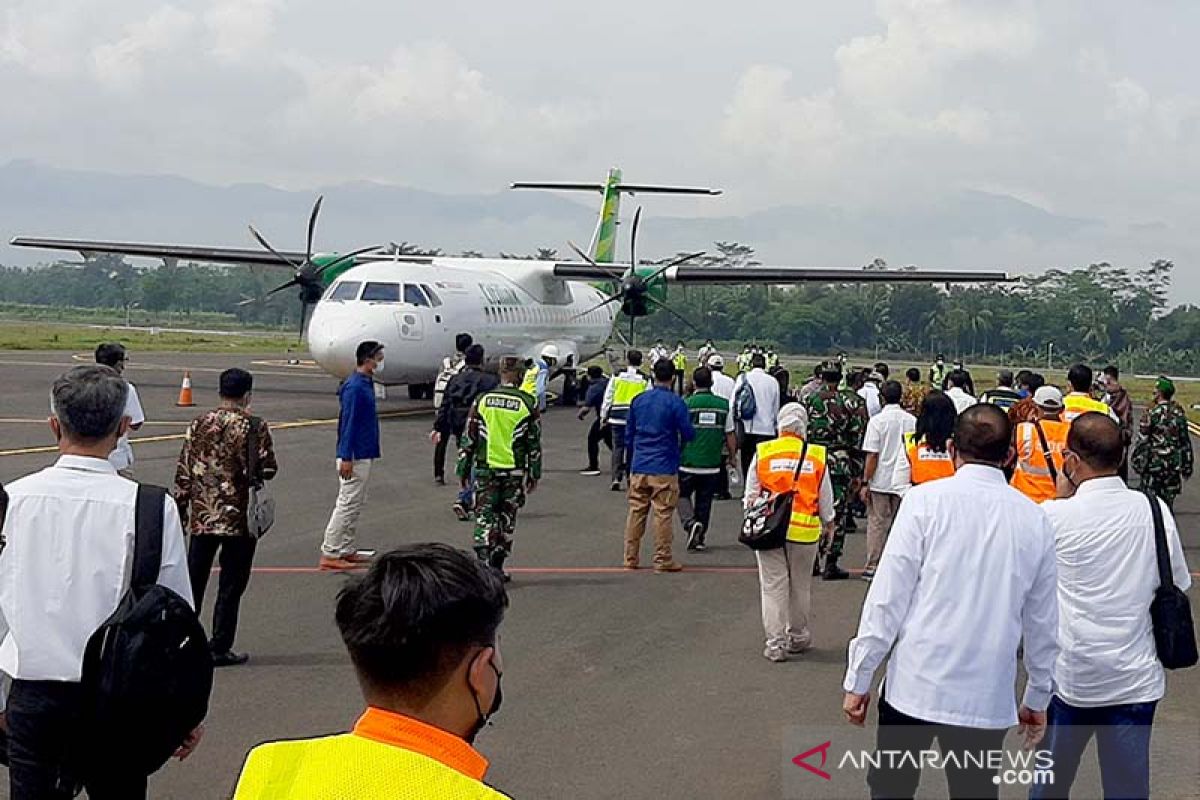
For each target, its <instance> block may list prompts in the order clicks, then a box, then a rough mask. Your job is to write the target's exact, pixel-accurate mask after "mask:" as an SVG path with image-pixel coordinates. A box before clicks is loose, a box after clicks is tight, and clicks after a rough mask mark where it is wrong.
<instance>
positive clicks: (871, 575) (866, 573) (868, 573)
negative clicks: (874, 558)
mask: <svg viewBox="0 0 1200 800" xmlns="http://www.w3.org/2000/svg"><path fill="white" fill-rule="evenodd" d="M862 579H863V580H864V581H866V582H867V583H870V582H871V581H873V580H875V568H874V567H867V568H866V569H864V570H863V574H862Z"/></svg>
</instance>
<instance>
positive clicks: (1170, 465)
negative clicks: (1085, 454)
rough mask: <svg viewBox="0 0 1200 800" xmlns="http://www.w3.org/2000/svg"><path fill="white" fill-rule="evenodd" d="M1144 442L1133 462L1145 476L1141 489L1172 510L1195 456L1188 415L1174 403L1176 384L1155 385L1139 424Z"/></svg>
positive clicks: (1160, 382) (1162, 382)
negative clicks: (1150, 492) (1157, 497)
mask: <svg viewBox="0 0 1200 800" xmlns="http://www.w3.org/2000/svg"><path fill="white" fill-rule="evenodd" d="M1138 430H1139V431H1140V432H1141V436H1142V439H1141V441H1140V442H1138V445H1137V447H1135V448H1134V451H1133V456H1132V458H1131V459H1130V460H1131V461H1132V463H1133V468H1134V469H1135V470H1137V472H1138V474H1139V475H1141V476H1142V488H1143V489H1148V490H1149V491H1152V492H1154V493H1155V494H1156V495H1158V496H1159V497H1161V498H1162V500H1163V502H1165V503H1166V504H1167V505H1168V506H1169V507H1171V508H1174V506H1175V498H1176V497H1178V496H1179V493H1180V492H1182V491H1183V483H1184V481H1186V480H1188V479H1189V478H1191V477H1192V466H1193V464H1194V463H1195V455H1194V453H1193V452H1192V437H1191V434H1190V433H1189V432H1188V420H1187V412H1186V411H1184V410H1183V406H1181V405H1179V403H1177V402H1175V383H1174V382H1173V381H1172V380H1171V379H1170V378H1166V377H1160V378H1159V379H1158V380H1157V381H1156V382H1155V384H1154V400H1153V401H1152V402H1151V404H1150V408H1148V409H1146V411H1145V413H1143V414H1142V421H1141V422H1140V423H1139V424H1138Z"/></svg>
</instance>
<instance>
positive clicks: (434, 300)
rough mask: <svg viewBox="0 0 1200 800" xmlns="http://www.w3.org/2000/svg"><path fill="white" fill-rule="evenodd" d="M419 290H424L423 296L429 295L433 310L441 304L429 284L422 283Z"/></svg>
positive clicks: (440, 299)
mask: <svg viewBox="0 0 1200 800" xmlns="http://www.w3.org/2000/svg"><path fill="white" fill-rule="evenodd" d="M421 288H422V289H424V290H425V294H427V295H429V300H430V302H432V303H433V307H434V308H437V307H438V306H440V305H441V304H442V298H440V297H438V296H437V292H435V291H434V290H433V288H432V287H431V286H430V285H429V284H427V283H422V284H421Z"/></svg>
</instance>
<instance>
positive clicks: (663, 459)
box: [624, 360, 696, 572]
mask: <svg viewBox="0 0 1200 800" xmlns="http://www.w3.org/2000/svg"><path fill="white" fill-rule="evenodd" d="M674 378H675V366H674V365H673V364H672V363H671V362H670V361H667V360H660V361H659V362H658V363H657V364H655V365H654V388H653V389H652V390H650V391H649V392H645V393H643V394H641V395H639V396H638V398H637V399H636V400H634V401H633V404H632V405H631V406H630V408H629V420H628V422H627V424H626V431H625V433H626V436H627V437H628V438H627V442H628V445H629V448H630V450H631V451H632V452H631V456H630V477H629V517H628V519H627V520H626V522H625V561H624V563H625V568H626V569H637V568H638V566H639V564H640V562H641V547H642V537H643V536H644V535H645V533H646V519H647V517H648V516H649V514H650V513H651V510H653V514H654V571H655V572H678V571H679V570H681V569H683V566H682V565H681V564H679V562H677V561H676V560H675V559H674V558H673V556H672V552H671V538H672V535H673V533H674V520H673V519H672V517H673V516H674V514H675V506H676V504H677V503H678V502H679V459H680V453H681V451H682V449H683V446H684V445H685V444H687V443H688V442H690V441H692V439H694V438H695V435H696V432H695V429H693V428H692V423H691V420H690V419H689V418H688V407H687V405H686V404H684V402H683V400H681V399H680V398H679V396H678V395H677V394H675V393H674V392H673V391H671V381H672V380H674Z"/></svg>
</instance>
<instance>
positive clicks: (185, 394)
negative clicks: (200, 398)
mask: <svg viewBox="0 0 1200 800" xmlns="http://www.w3.org/2000/svg"><path fill="white" fill-rule="evenodd" d="M175 405H177V406H180V407H183V408H190V407H191V406H194V405H196V403H195V401H193V400H192V373H191V371H189V370H184V373H183V385H182V386H180V387H179V400H178V401H177V402H176V403H175Z"/></svg>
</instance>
